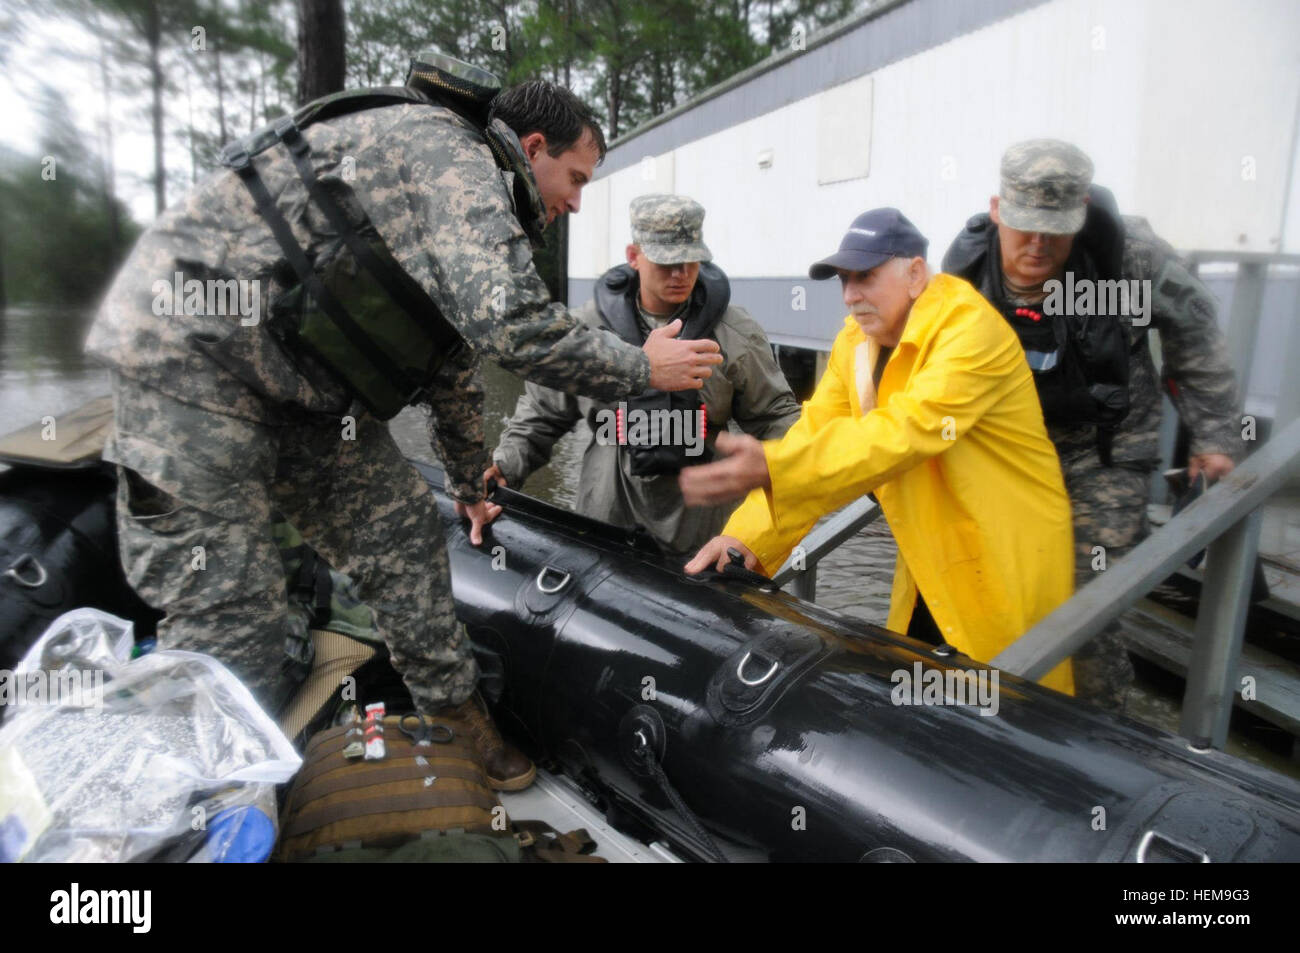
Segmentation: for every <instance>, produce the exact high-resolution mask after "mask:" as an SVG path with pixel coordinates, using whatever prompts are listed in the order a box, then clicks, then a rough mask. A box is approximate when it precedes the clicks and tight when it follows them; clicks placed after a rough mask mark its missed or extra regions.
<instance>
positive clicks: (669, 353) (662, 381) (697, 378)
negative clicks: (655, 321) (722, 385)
mask: <svg viewBox="0 0 1300 953" xmlns="http://www.w3.org/2000/svg"><path fill="white" fill-rule="evenodd" d="M681 331H682V319H681V318H677V319H676V320H674V321H670V322H669V323H668V324H666V325H664V326H663V327H662V328H655V329H654V330H653V331H651V332H650V334H649V336H648V337H647V338H646V342H645V345H644V346H643V347H642V348H641V350H643V351H645V356H646V357H648V358H650V386H651V387H653V388H654V389H655V390H698V389H699V388H701V387H703V386H704V381H705V378H707V377H709V375H711V374H712V373H713V368H714V366H715V365H717V364H721V363H722V354H721V353H720V350H721V349H720V348H719V347H718V342H717V341H712V340H703V341H680V340H677V335H678V334H680V333H681Z"/></svg>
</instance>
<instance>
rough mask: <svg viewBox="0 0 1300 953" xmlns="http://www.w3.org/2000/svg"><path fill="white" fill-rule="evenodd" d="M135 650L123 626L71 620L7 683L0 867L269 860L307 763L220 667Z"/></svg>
mask: <svg viewBox="0 0 1300 953" xmlns="http://www.w3.org/2000/svg"><path fill="white" fill-rule="evenodd" d="M132 645H133V639H132V635H131V624H130V623H129V622H124V621H123V620H121V619H118V618H116V617H114V616H111V615H109V614H107V613H104V612H100V611H98V610H95V609H75V610H73V611H71V612H68V613H65V614H64V615H62V616H60V617H59V618H58V619H56V620H55V621H54V623H53V624H52V625H51V626H50V627H49V629H47V630H46V632H45V634H44V635H42V636H41V638H40V640H39V641H38V642H37V643H36V644H35V645H34V646H32V648H31V650H30V651H29V652H28V653H27V655H26V657H24V659H23V660H22V662H21V663H20V664H19V666H18V668H17V669H16V670H15V671H14V672H12V673H0V677H6V676H7V677H8V678H9V679H10V682H11V683H10V685H8V686H7V688H8V692H7V693H5V692H3V691H2V690H0V698H3V699H4V700H5V701H7V702H8V706H7V707H6V709H5V715H6V717H5V721H4V723H3V725H2V726H0V860H6V861H13V860H25V861H61V862H85V861H136V860H148V859H154V860H162V859H167V860H184V859H203V860H258V859H263V858H264V857H265V856H266V855H268V854H269V853H270V849H271V845H272V844H273V842H274V840H275V832H276V828H275V817H276V800H275V785H277V784H280V783H283V782H285V781H288V780H289V779H290V778H292V777H293V775H294V774H295V773H296V772H297V770H298V768H299V766H300V765H301V764H302V760H301V758H299V757H298V755H297V753H296V752H295V751H294V750H293V746H292V745H291V744H290V743H289V740H288V739H287V738H286V737H285V736H284V734H283V733H282V732H281V731H280V729H279V728H278V727H276V724H275V722H274V721H273V720H272V719H271V717H270V716H269V715H267V714H266V712H264V711H263V710H262V709H261V708H260V707H259V706H258V704H257V702H256V701H254V699H253V696H252V694H251V693H250V692H249V691H248V689H247V688H245V687H244V685H243V684H241V683H240V682H239V680H238V679H236V678H235V676H234V675H232V674H231V673H230V672H229V671H228V670H227V669H226V668H225V667H224V666H223V665H222V664H221V663H220V662H218V661H216V660H215V659H213V658H211V657H209V656H206V655H199V654H196V653H193V652H182V651H176V650H163V651H157V652H154V653H152V654H149V655H145V656H142V657H140V658H137V659H134V660H132V659H131V658H130V653H131V647H132ZM259 815H265V817H261V816H259ZM268 822H269V823H268ZM268 841H269V842H268ZM263 846H264V847H265V850H263V849H262V848H263Z"/></svg>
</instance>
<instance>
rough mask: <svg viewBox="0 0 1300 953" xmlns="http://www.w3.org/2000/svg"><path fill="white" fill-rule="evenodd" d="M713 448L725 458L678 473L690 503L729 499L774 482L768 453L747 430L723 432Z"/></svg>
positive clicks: (715, 501) (679, 484)
mask: <svg viewBox="0 0 1300 953" xmlns="http://www.w3.org/2000/svg"><path fill="white" fill-rule="evenodd" d="M714 449H715V450H717V452H718V454H719V455H721V456H724V457H726V459H725V460H720V461H718V462H717V463H706V464H704V465H703V466H698V467H687V468H686V469H685V470H683V471H682V472H681V473H680V474H679V475H678V477H677V484H678V486H680V487H681V488H682V496H683V498H685V500H686V505H687V506H715V505H717V504H719V503H730V502H731V501H732V500H738V499H740V498H741V497H743V496H745V494H747V493H748V492H749V491H750V490H752V489H754V488H755V487H760V486H761V487H770V486H771V485H772V477H771V474H769V473H768V472H767V457H766V456H765V455H764V453H763V444H762V443H761V442H760V441H759V440H757V439H755V438H754V437H751V436H749V435H748V434H733V433H720V434H718V440H717V442H716V443H715V444H714Z"/></svg>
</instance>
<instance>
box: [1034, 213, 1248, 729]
mask: <svg viewBox="0 0 1300 953" xmlns="http://www.w3.org/2000/svg"><path fill="white" fill-rule="evenodd" d="M1124 234H1125V241H1124V266H1123V268H1124V271H1123V277H1124V278H1125V279H1137V280H1150V281H1151V290H1152V301H1151V324H1150V327H1141V326H1138V325H1135V324H1133V321H1132V317H1130V316H1121V317H1118V318H1117V319H1116V320H1120V321H1123V322H1125V323H1126V324H1127V325H1128V332H1129V340H1130V343H1131V345H1132V347H1131V348H1130V351H1129V354H1130V361H1129V412H1128V416H1127V417H1126V418H1125V419H1124V420H1123V421H1122V422H1121V423H1120V425H1119V429H1118V431H1117V432H1116V434H1115V438H1114V441H1113V443H1112V450H1111V452H1112V457H1113V461H1114V466H1113V467H1109V468H1107V467H1103V466H1101V461H1100V459H1099V457H1098V454H1097V437H1096V430H1095V429H1094V428H1093V427H1090V426H1080V427H1058V426H1053V427H1048V436H1049V437H1051V439H1052V443H1053V444H1055V446H1056V451H1057V453H1058V454H1059V455H1060V457H1061V469H1062V471H1063V472H1064V474H1065V481H1066V488H1067V490H1068V491H1069V493H1070V502H1071V505H1072V506H1073V507H1074V540H1075V551H1076V555H1077V563H1076V569H1077V575H1076V578H1075V585H1076V586H1082V585H1084V584H1085V583H1086V582H1087V581H1089V580H1091V579H1093V578H1095V576H1096V572H1095V571H1094V570H1093V569H1092V563H1093V553H1092V549H1093V547H1094V546H1104V547H1105V549H1106V565H1107V570H1106V571H1108V572H1109V571H1112V570H1113V567H1114V565H1115V563H1116V561H1117V560H1119V559H1120V558H1121V557H1123V556H1124V555H1126V554H1127V553H1128V552H1129V551H1130V550H1131V549H1132V548H1133V547H1134V546H1136V545H1137V544H1138V543H1140V542H1141V541H1142V539H1143V538H1144V537H1145V536H1146V535H1147V524H1146V504H1147V501H1148V500H1149V498H1150V479H1151V474H1152V473H1153V472H1154V471H1155V469H1156V467H1157V466H1158V465H1159V456H1160V451H1159V434H1160V417H1161V412H1162V400H1161V392H1162V390H1163V388H1162V387H1161V383H1160V382H1161V375H1162V372H1161V371H1157V369H1156V365H1155V359H1154V357H1153V355H1152V352H1151V345H1150V339H1149V337H1148V336H1147V334H1148V331H1149V330H1151V329H1155V330H1156V331H1158V332H1159V334H1160V346H1161V352H1162V356H1163V365H1164V367H1163V376H1164V377H1166V378H1170V379H1172V380H1173V382H1174V385H1175V387H1176V389H1177V392H1176V393H1175V394H1173V395H1172V397H1171V399H1172V401H1173V403H1174V407H1175V408H1176V409H1177V411H1178V415H1179V419H1180V420H1181V421H1182V422H1183V423H1184V424H1185V425H1186V426H1187V428H1188V430H1189V432H1190V434H1191V440H1190V445H1189V453H1191V454H1193V455H1195V454H1201V453H1222V454H1225V455H1227V456H1229V457H1232V458H1233V459H1240V458H1241V457H1242V456H1243V455H1244V447H1243V446H1242V440H1241V423H1240V416H1239V414H1238V413H1237V408H1238V404H1237V393H1236V379H1235V375H1234V374H1233V371H1232V366H1231V365H1230V364H1229V363H1228V357H1227V350H1226V346H1225V344H1224V340H1223V335H1222V334H1221V333H1220V331H1219V326H1218V323H1217V321H1216V319H1215V313H1216V310H1217V308H1216V304H1215V301H1214V297H1213V296H1212V295H1211V294H1210V292H1209V290H1208V289H1207V288H1206V287H1205V286H1204V285H1203V284H1201V282H1200V281H1198V280H1197V279H1196V277H1195V276H1193V275H1192V274H1191V273H1190V272H1189V271H1188V270H1187V268H1186V267H1185V266H1184V265H1183V264H1182V262H1181V261H1180V260H1179V258H1178V256H1177V254H1176V253H1175V252H1174V250H1173V248H1172V247H1171V246H1170V245H1169V244H1168V243H1167V242H1165V241H1164V240H1162V239H1161V238H1159V237H1158V236H1156V234H1155V233H1154V232H1153V231H1152V230H1151V227H1150V225H1148V224H1147V222H1146V220H1145V219H1142V218H1137V217H1133V216H1125V217H1124ZM1013 300H1014V299H1013ZM1074 659H1075V663H1076V665H1075V669H1076V686H1075V687H1076V694H1077V695H1078V697H1080V698H1085V699H1087V700H1089V701H1092V702H1094V703H1095V704H1097V705H1099V706H1100V707H1102V708H1104V709H1107V710H1110V711H1119V710H1121V709H1122V706H1123V703H1124V698H1125V696H1126V695H1127V693H1128V689H1129V688H1130V687H1131V686H1132V683H1133V664H1132V662H1131V661H1130V660H1129V658H1128V653H1127V651H1126V650H1125V649H1124V646H1123V643H1122V641H1121V638H1120V626H1119V623H1118V622H1115V623H1112V624H1111V625H1109V626H1107V627H1106V628H1105V629H1104V630H1103V631H1102V632H1101V633H1100V634H1099V635H1098V636H1097V637H1096V638H1095V639H1094V640H1093V641H1092V642H1091V643H1090V644H1089V645H1088V646H1085V647H1084V648H1083V649H1081V650H1080V651H1079V652H1078V653H1076V654H1075V656H1074Z"/></svg>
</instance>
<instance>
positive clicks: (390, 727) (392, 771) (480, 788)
mask: <svg viewBox="0 0 1300 953" xmlns="http://www.w3.org/2000/svg"><path fill="white" fill-rule="evenodd" d="M359 725H360V722H353V723H352V724H351V725H339V726H335V727H333V728H327V729H325V730H324V731H320V732H318V733H316V734H315V735H313V736H312V738H311V740H310V741H308V742H307V745H306V751H305V753H304V756H303V764H302V767H301V768H300V769H299V771H298V774H297V776H296V777H295V778H294V780H293V785H292V787H291V788H290V790H289V794H288V797H287V799H286V801H285V804H284V809H283V810H282V812H281V815H280V841H279V844H278V845H277V848H276V852H275V856H274V858H273V859H275V860H278V861H294V862H314V863H321V862H325V863H372V862H377V861H382V862H389V863H393V862H396V863H402V862H423V863H444V862H445V863H517V862H520V861H525V862H540V863H604V862H605V859H604V858H602V857H597V856H595V855H594V853H593V851H594V850H595V849H596V843H595V841H594V840H592V838H591V837H590V835H588V834H587V832H586V831H585V830H582V829H579V830H575V831H570V832H568V833H564V834H562V833H560V832H558V831H556V830H554V829H552V828H551V827H550V826H549V825H547V824H545V823H543V822H540V821H521V822H519V823H518V824H514V823H511V821H510V819H509V818H508V817H507V815H506V812H505V808H504V806H502V804H501V801H500V799H499V798H498V797H497V795H496V792H495V791H493V790H492V789H491V788H490V787H489V786H488V781H487V775H486V773H485V771H484V767H483V760H482V757H481V756H480V755H479V753H478V749H477V748H476V747H475V745H474V741H473V738H472V735H471V733H470V730H469V729H468V728H467V727H463V726H462V725H461V724H460V723H459V722H457V721H455V720H453V719H448V718H432V719H426V720H425V722H424V723H423V724H421V723H420V722H419V721H418V720H417V719H416V717H415V716H414V715H407V716H405V717H402V716H394V715H389V716H388V717H386V718H384V720H383V726H384V727H383V746H384V756H383V757H382V758H379V759H377V760H366V759H365V758H364V757H350V756H349V755H351V754H354V753H355V752H353V751H349V748H350V747H351V746H353V745H354V744H357V743H359V742H358V741H357V739H358V738H359V737H361V735H360V734H359V731H360V729H359V727H357V726H359ZM404 728H405V729H406V730H405V731H404V730H403V729H404ZM408 731H409V732H410V734H407V732H408Z"/></svg>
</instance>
